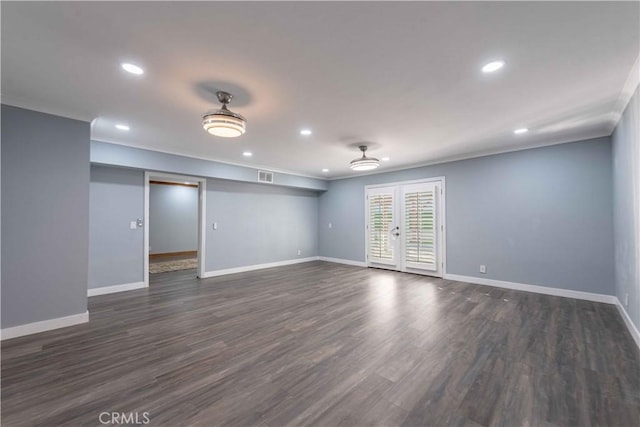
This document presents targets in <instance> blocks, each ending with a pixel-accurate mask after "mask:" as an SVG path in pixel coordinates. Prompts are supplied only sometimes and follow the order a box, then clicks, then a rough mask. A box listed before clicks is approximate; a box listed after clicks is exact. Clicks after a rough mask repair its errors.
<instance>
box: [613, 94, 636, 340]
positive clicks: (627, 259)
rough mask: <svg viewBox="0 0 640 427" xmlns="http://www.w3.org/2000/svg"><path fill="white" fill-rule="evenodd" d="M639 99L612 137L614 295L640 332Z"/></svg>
mask: <svg viewBox="0 0 640 427" xmlns="http://www.w3.org/2000/svg"><path fill="white" fill-rule="evenodd" d="M639 98H640V95H639V94H638V89H636V92H635V94H634V95H633V97H632V98H631V101H630V102H629V105H628V106H627V108H626V110H625V112H624V114H623V115H622V118H621V119H620V122H619V123H618V126H617V127H616V129H615V131H614V133H613V136H612V141H613V189H614V191H613V201H614V229H615V284H616V289H615V291H616V295H617V297H618V299H619V300H620V301H621V302H622V303H623V304H624V296H625V294H629V305H628V306H626V307H625V310H626V311H627V313H628V314H629V317H630V318H631V320H632V321H633V323H634V324H635V325H636V327H637V328H638V329H640V272H639V271H638V270H639V269H640V265H638V263H639V262H640V261H639V258H640V247H639V242H638V241H639V240H640V236H639V233H640V224H639V221H640V208H639V207H638V203H639V202H640V188H639V187H640V182H639V181H640V171H639V169H640V138H639V136H638V133H640V105H639V104H640V99H639Z"/></svg>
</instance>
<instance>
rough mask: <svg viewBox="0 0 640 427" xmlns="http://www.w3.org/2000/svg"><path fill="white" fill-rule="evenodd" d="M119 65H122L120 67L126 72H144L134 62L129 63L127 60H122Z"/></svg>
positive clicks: (137, 73) (139, 73)
mask: <svg viewBox="0 0 640 427" xmlns="http://www.w3.org/2000/svg"><path fill="white" fill-rule="evenodd" d="M121 65H122V69H123V70H125V71H126V72H128V73H131V74H136V75H138V76H139V75H141V74H144V70H143V69H142V68H140V67H138V66H137V65H135V64H129V63H128V62H123V63H122V64H121Z"/></svg>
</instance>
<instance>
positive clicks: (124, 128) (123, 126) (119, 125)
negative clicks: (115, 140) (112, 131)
mask: <svg viewBox="0 0 640 427" xmlns="http://www.w3.org/2000/svg"><path fill="white" fill-rule="evenodd" d="M116 129H118V130H129V129H131V128H130V127H129V126H128V125H123V124H120V123H118V124H117V125H116Z"/></svg>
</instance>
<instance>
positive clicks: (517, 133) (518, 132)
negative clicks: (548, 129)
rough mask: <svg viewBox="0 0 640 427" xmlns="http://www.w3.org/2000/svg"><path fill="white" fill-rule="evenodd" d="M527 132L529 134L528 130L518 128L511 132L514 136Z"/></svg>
mask: <svg viewBox="0 0 640 427" xmlns="http://www.w3.org/2000/svg"><path fill="white" fill-rule="evenodd" d="M527 132H529V129H527V128H520V129H516V130H514V131H513V133H515V134H516V135H520V134H523V133H527Z"/></svg>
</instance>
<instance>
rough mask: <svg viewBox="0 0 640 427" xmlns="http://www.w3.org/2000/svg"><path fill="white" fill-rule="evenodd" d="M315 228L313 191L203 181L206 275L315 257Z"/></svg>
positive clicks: (316, 213)
mask: <svg viewBox="0 0 640 427" xmlns="http://www.w3.org/2000/svg"><path fill="white" fill-rule="evenodd" d="M214 222H216V223H217V224H218V229H217V230H213V227H212V225H213V223H214ZM317 227H318V196H317V193H315V192H312V191H306V190H296V189H290V188H283V187H275V186H270V185H260V184H245V183H237V182H232V181H221V180H211V179H210V180H208V181H207V246H206V264H205V267H206V270H207V271H213V270H220V269H225V268H233V267H240V266H246V265H254V264H263V263H268V262H275V261H284V260H291V259H296V258H306V257H310V256H317V255H318V233H317V229H318V228H317ZM298 249H300V250H301V254H300V255H298Z"/></svg>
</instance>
